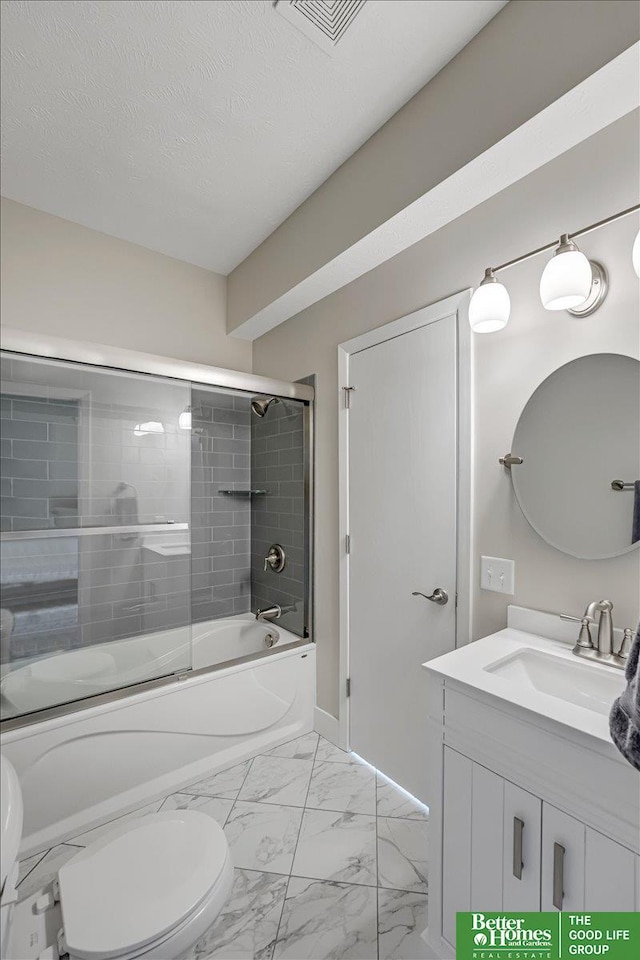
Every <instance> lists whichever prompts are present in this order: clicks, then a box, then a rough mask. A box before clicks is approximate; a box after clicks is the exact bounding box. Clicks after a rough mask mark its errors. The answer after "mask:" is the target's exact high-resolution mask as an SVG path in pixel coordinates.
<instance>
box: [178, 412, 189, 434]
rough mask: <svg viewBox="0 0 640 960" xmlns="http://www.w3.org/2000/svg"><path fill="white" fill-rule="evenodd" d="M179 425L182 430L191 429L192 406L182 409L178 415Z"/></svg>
mask: <svg viewBox="0 0 640 960" xmlns="http://www.w3.org/2000/svg"><path fill="white" fill-rule="evenodd" d="M178 426H179V428H180V429H181V430H191V407H187V409H186V410H183V411H182V413H181V414H180V416H179V417H178Z"/></svg>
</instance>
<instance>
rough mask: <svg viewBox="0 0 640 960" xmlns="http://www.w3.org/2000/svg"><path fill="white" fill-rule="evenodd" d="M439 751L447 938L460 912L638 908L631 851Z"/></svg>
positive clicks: (464, 760)
mask: <svg viewBox="0 0 640 960" xmlns="http://www.w3.org/2000/svg"><path fill="white" fill-rule="evenodd" d="M443 753H444V760H443V805H442V828H443V845H442V936H443V937H444V940H445V941H446V942H447V943H449V944H451V945H452V946H455V923H456V913H457V912H458V911H469V910H472V911H500V910H507V911H522V912H525V911H531V912H537V911H540V910H543V911H553V910H565V911H570V910H578V911H581V910H618V911H619V910H622V911H627V910H628V911H633V910H636V909H637V908H638V904H637V901H636V892H635V891H636V883H637V881H636V873H637V872H638V871H639V870H640V867H639V866H638V863H639V858H638V856H637V855H636V854H634V853H633V851H632V850H630V849H628V848H626V847H624V846H622V845H621V844H620V843H617V842H616V841H615V840H612V839H610V838H609V837H606V836H605V835H604V834H602V833H599V832H598V831H596V830H594V829H593V828H592V827H589V826H587V825H586V824H585V823H583V822H582V821H581V820H578V819H577V818H575V817H572V816H570V815H569V814H567V813H565V812H564V811H562V810H559V809H558V808H557V807H555V806H553V805H552V804H550V803H547V802H545V801H543V800H542V799H541V798H540V797H536V796H535V795H534V794H532V793H530V792H529V791H527V790H523V789H522V788H521V787H520V786H518V785H516V784H514V783H512V782H511V781H509V780H507V779H505V778H504V777H501V776H500V775H498V774H497V773H495V772H494V771H492V770H489V769H488V768H487V767H485V766H483V765H482V764H479V763H477V762H475V761H473V760H471V759H470V758H469V757H466V756H464V754H462V753H460V752H458V751H457V750H453V749H451V748H450V747H446V746H445V747H444V748H443Z"/></svg>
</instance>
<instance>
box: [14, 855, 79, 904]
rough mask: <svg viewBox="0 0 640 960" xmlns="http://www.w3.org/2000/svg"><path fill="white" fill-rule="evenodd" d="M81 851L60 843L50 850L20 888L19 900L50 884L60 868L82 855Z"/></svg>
mask: <svg viewBox="0 0 640 960" xmlns="http://www.w3.org/2000/svg"><path fill="white" fill-rule="evenodd" d="M81 850H82V847H73V846H71V845H70V844H67V843H59V844H58V846H57V847H53V848H52V849H51V850H49V852H48V853H47V854H46V856H44V857H42V859H41V860H40V862H39V863H37V864H36V865H35V867H33V869H32V870H31V872H30V873H28V874H27V876H26V877H25V879H24V880H23V881H22V883H21V884H20V886H19V887H18V899H19V900H24V899H26V897H30V896H31V894H32V893H35V892H36V890H39V889H40V888H41V887H44V886H46V884H48V883H50V882H51V881H52V880H53V879H54V878H55V876H56V874H57V873H58V870H59V869H60V867H61V866H62V865H63V864H65V863H66V862H67V860H70V859H71V857H74V856H75V855H76V853H80V851H81Z"/></svg>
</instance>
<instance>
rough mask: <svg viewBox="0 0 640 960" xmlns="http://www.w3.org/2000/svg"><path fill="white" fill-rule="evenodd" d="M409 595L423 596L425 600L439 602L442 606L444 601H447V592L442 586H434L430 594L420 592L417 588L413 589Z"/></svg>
mask: <svg viewBox="0 0 640 960" xmlns="http://www.w3.org/2000/svg"><path fill="white" fill-rule="evenodd" d="M411 596H412V597H424V598H425V600H431V602H432V603H439V604H440V606H442V607H443V606H444V605H445V603H448V602H449V594H448V593H447V591H446V590H443V589H442V587H436V588H435V590H434V591H433V593H432V594H431V595H430V596H427V594H426V593H420V591H419V590H414V591H413V593H412V594H411Z"/></svg>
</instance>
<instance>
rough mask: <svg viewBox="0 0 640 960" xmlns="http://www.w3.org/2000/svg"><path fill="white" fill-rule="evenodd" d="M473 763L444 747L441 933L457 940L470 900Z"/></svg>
mask: <svg viewBox="0 0 640 960" xmlns="http://www.w3.org/2000/svg"><path fill="white" fill-rule="evenodd" d="M472 768H473V764H472V763H471V760H469V759H468V758H467V757H463V756H462V754H460V753H456V751H455V750H450V749H449V747H445V748H444V806H443V837H442V935H443V936H444V938H445V940H448V941H449V943H450V944H452V946H455V943H456V913H457V912H458V911H468V910H469V909H470V904H471V885H470V877H471V782H472Z"/></svg>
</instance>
